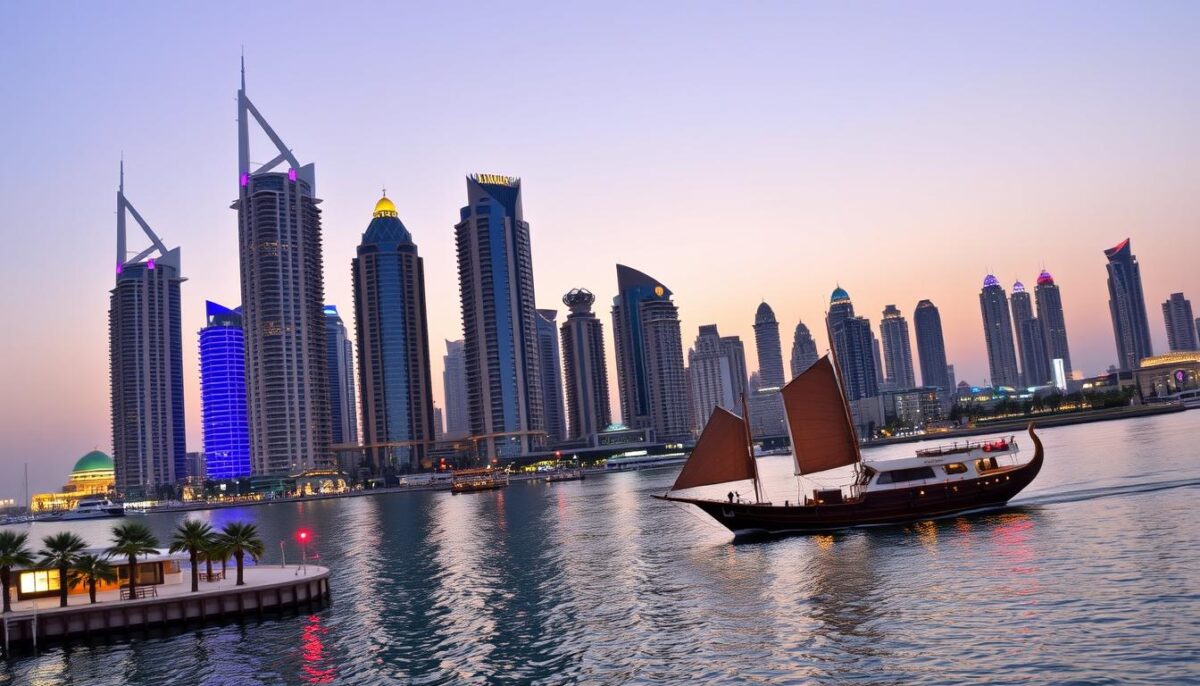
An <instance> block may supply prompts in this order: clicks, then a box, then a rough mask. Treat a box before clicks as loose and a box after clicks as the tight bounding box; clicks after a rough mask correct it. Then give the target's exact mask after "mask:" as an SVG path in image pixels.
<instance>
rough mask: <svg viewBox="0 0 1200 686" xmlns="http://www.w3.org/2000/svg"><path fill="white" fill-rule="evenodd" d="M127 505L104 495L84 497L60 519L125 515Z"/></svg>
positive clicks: (103, 517)
mask: <svg viewBox="0 0 1200 686" xmlns="http://www.w3.org/2000/svg"><path fill="white" fill-rule="evenodd" d="M124 516H125V506H124V505H122V504H121V503H114V502H113V501H111V500H109V499H108V498H105V497H104V496H96V497H90V498H83V499H82V500H80V501H79V502H77V503H75V507H74V508H72V509H70V510H67V511H66V512H64V513H62V516H60V517H59V518H58V519H60V520H64V521H65V520H68V519H106V518H108V517H124Z"/></svg>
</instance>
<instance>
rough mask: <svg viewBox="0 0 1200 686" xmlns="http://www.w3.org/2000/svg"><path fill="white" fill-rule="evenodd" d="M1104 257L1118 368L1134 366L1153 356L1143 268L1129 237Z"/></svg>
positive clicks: (1136, 366)
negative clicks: (1143, 289) (1106, 266)
mask: <svg viewBox="0 0 1200 686" xmlns="http://www.w3.org/2000/svg"><path fill="white" fill-rule="evenodd" d="M1104 256H1105V257H1107V258H1108V312H1109V315H1110V316H1111V317H1112V325H1113V337H1114V338H1115V339H1116V343H1117V367H1118V368H1119V369H1121V370H1123V371H1127V370H1131V369H1137V368H1138V366H1139V365H1140V364H1141V362H1142V360H1143V359H1145V358H1147V357H1150V356H1152V355H1154V346H1153V345H1152V344H1151V343H1150V320H1149V318H1147V316H1146V298H1145V297H1144V296H1143V295H1142V270H1141V268H1140V267H1139V266H1138V261H1137V257H1135V256H1134V254H1133V249H1132V248H1131V247H1130V244H1129V239H1128V238H1126V239H1125V240H1123V241H1121V242H1120V243H1118V244H1116V245H1115V246H1113V247H1111V248H1109V249H1108V250H1105V251H1104Z"/></svg>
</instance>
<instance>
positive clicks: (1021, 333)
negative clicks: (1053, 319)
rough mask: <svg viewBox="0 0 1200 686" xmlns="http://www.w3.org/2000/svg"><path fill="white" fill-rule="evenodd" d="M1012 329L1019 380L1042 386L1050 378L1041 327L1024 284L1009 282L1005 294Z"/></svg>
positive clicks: (1052, 374) (1043, 328)
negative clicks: (1008, 294)
mask: <svg viewBox="0 0 1200 686" xmlns="http://www.w3.org/2000/svg"><path fill="white" fill-rule="evenodd" d="M1009 306H1010V308H1011V310H1012V322H1013V329H1014V330H1015V331H1014V332H1015V333H1016V337H1017V355H1018V357H1019V358H1020V361H1021V382H1022V384H1023V385H1025V386H1042V385H1045V384H1047V383H1050V381H1051V380H1053V378H1054V370H1053V367H1052V366H1051V364H1050V356H1049V354H1048V352H1047V350H1046V335H1045V327H1043V326H1042V321H1041V320H1040V319H1038V318H1037V317H1035V316H1034V315H1033V300H1032V299H1031V298H1030V297H1029V293H1028V292H1027V291H1026V290H1025V284H1023V283H1021V282H1020V281H1017V282H1016V283H1014V284H1013V288H1012V295H1011V296H1010V297H1009Z"/></svg>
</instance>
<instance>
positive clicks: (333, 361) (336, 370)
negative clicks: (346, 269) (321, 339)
mask: <svg viewBox="0 0 1200 686" xmlns="http://www.w3.org/2000/svg"><path fill="white" fill-rule="evenodd" d="M325 373H326V376H327V379H328V381H327V384H326V388H327V390H328V391H329V423H330V440H331V441H332V442H333V443H334V444H335V445H340V444H356V443H358V403H357V401H356V400H355V399H354V395H355V394H354V344H353V343H351V342H350V338H349V337H348V336H347V335H346V324H345V323H344V322H343V321H342V316H341V315H340V314H338V311H337V306H336V305H326V306H325Z"/></svg>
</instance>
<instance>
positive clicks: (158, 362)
mask: <svg viewBox="0 0 1200 686" xmlns="http://www.w3.org/2000/svg"><path fill="white" fill-rule="evenodd" d="M127 214H132V215H133V218H134V220H135V221H136V222H137V223H138V225H139V226H141V228H142V231H143V233H144V234H145V236H146V238H147V239H149V241H150V246H149V247H148V248H146V249H145V250H142V251H140V252H138V253H136V254H134V255H133V256H132V257H131V256H130V252H132V251H129V250H126V236H125V219H126V215H127ZM116 272H117V275H116V284H115V285H114V286H113V289H112V291H110V293H109V306H108V354H109V358H108V359H109V372H110V380H111V384H112V387H111V391H112V438H113V463H114V468H115V471H116V489H117V491H118V492H119V493H121V494H123V495H125V496H126V497H131V496H132V497H137V496H142V495H150V496H152V495H153V494H154V491H155V489H156V488H157V487H159V486H163V485H170V484H174V483H175V482H176V481H178V480H180V479H182V478H184V476H185V475H186V474H187V458H186V454H187V445H186V436H185V434H184V423H183V422H184V420H183V337H182V321H183V320H182V316H181V313H180V295H179V289H180V285H181V284H182V283H183V281H184V278H183V276H182V275H181V273H180V256H179V248H167V246H166V245H165V244H164V243H163V242H162V240H160V239H159V237H158V235H157V234H155V233H154V231H153V230H152V229H151V228H150V225H149V224H147V223H146V221H145V220H144V219H142V215H141V214H139V213H138V211H137V210H136V209H134V207H133V205H132V204H131V203H130V202H129V200H128V199H126V197H125V165H124V163H123V162H122V164H121V178H120V184H119V185H118V187H117V260H116Z"/></svg>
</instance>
